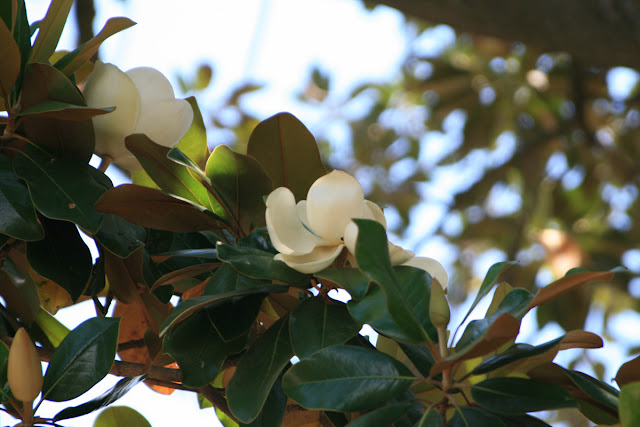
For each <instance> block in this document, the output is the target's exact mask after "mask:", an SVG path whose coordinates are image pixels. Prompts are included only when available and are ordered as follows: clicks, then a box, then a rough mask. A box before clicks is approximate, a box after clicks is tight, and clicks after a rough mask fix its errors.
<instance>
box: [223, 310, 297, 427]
mask: <svg viewBox="0 0 640 427" xmlns="http://www.w3.org/2000/svg"><path fill="white" fill-rule="evenodd" d="M292 356H293V350H292V348H291V343H290V341H289V317H288V316H284V317H282V318H280V319H279V320H278V321H277V322H276V323H274V324H273V325H272V326H271V327H270V328H269V329H267V331H266V332H265V333H264V334H263V335H261V336H260V337H259V338H258V339H257V340H256V341H255V342H254V343H253V345H252V346H251V347H249V349H248V350H247V352H246V353H245V354H244V356H243V357H242V359H241V360H240V362H239V363H238V367H237V369H236V372H235V374H234V375H233V377H232V378H231V381H229V384H228V385H227V401H228V402H229V409H231V412H232V413H233V415H235V417H236V418H237V419H238V420H240V421H241V422H243V423H249V422H251V421H253V420H254V419H255V418H256V417H257V416H258V415H259V414H260V412H261V411H262V408H263V406H264V404H265V402H266V400H267V397H268V395H269V393H270V392H271V390H272V388H273V385H274V383H275V382H276V379H277V378H278V376H279V375H280V373H281V371H282V370H283V369H284V367H285V366H286V365H287V364H288V363H289V360H290V359H291V357H292ZM283 388H284V380H283Z"/></svg>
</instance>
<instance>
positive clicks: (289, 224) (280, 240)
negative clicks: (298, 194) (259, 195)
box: [265, 187, 327, 255]
mask: <svg viewBox="0 0 640 427" xmlns="http://www.w3.org/2000/svg"><path fill="white" fill-rule="evenodd" d="M265 219H266V221H267V230H268V231H269V237H270V238H271V243H273V247H275V248H276V249H277V250H278V252H280V253H282V254H286V255H304V254H308V253H310V252H311V251H313V249H314V248H315V247H316V246H318V245H320V244H326V243H327V242H325V241H324V240H322V239H320V238H318V237H316V236H314V235H313V233H311V232H310V231H309V230H307V229H306V228H305V227H304V225H303V224H302V222H301V221H300V219H299V218H298V213H297V210H296V200H295V197H294V196H293V193H292V192H291V190H289V189H288V188H287V187H279V188H276V189H275V190H273V191H272V192H271V194H269V197H267V211H266V213H265Z"/></svg>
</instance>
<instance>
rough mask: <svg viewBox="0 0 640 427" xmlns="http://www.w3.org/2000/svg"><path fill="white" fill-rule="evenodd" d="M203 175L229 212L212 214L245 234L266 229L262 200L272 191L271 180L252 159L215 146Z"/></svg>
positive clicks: (225, 147) (222, 146)
mask: <svg viewBox="0 0 640 427" xmlns="http://www.w3.org/2000/svg"><path fill="white" fill-rule="evenodd" d="M206 174H207V176H208V177H209V179H210V180H211V185H212V186H213V188H214V189H215V190H216V192H217V193H218V195H219V196H220V197H221V198H222V200H224V202H225V204H226V206H227V210H228V211H229V212H226V211H225V212H219V211H217V210H215V209H214V212H215V213H216V214H218V215H220V216H223V215H227V216H225V217H224V218H226V219H227V220H228V222H229V223H231V224H234V225H235V224H237V225H239V227H240V228H241V229H242V230H243V231H244V232H245V233H248V232H250V231H251V230H252V229H254V228H257V227H263V226H264V225H265V217H264V211H265V205H264V201H263V200H264V199H263V198H264V196H267V195H269V193H271V191H272V190H273V184H272V183H271V179H270V178H269V177H268V176H267V174H266V173H265V171H264V170H263V169H262V166H260V163H258V162H257V161H256V160H255V159H254V158H252V157H249V156H245V155H243V154H238V153H236V152H234V151H232V150H231V149H230V148H229V147H227V146H226V145H218V146H217V147H216V148H215V149H214V150H213V153H211V156H209V160H207V167H206Z"/></svg>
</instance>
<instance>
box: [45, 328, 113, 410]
mask: <svg viewBox="0 0 640 427" xmlns="http://www.w3.org/2000/svg"><path fill="white" fill-rule="evenodd" d="M119 325H120V319H114V318H109V317H94V318H91V319H89V320H86V321H84V322H83V323H81V324H80V325H79V326H78V327H77V328H75V329H74V330H73V331H71V332H70V333H69V335H67V337H66V338H65V339H64V340H63V341H62V343H61V344H60V346H59V347H58V348H57V349H56V351H55V352H54V353H53V356H52V357H51V360H50V361H49V366H48V368H47V372H46V373H45V375H44V384H43V386H42V395H43V397H44V398H45V399H47V400H53V401H56V402H61V401H65V400H71V399H73V398H76V397H78V396H80V395H81V394H83V393H84V392H86V391H87V390H89V389H90V388H91V387H93V386H94V385H95V384H96V383H97V382H98V381H100V380H101V379H102V378H104V377H105V376H106V375H107V374H108V373H109V369H111V365H112V364H113V360H114V358H115V356H116V347H117V346H118V329H119Z"/></svg>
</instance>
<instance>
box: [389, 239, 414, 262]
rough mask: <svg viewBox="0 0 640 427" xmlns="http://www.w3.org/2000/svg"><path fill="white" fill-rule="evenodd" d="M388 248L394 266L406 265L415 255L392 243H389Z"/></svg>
mask: <svg viewBox="0 0 640 427" xmlns="http://www.w3.org/2000/svg"><path fill="white" fill-rule="evenodd" d="M387 246H388V247H389V257H390V258H391V264H393V265H400V264H404V263H405V262H407V261H409V260H410V259H411V258H413V257H414V255H415V254H414V253H413V252H411V251H408V250H406V249H402V248H401V247H400V246H398V245H394V244H393V243H391V242H387Z"/></svg>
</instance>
